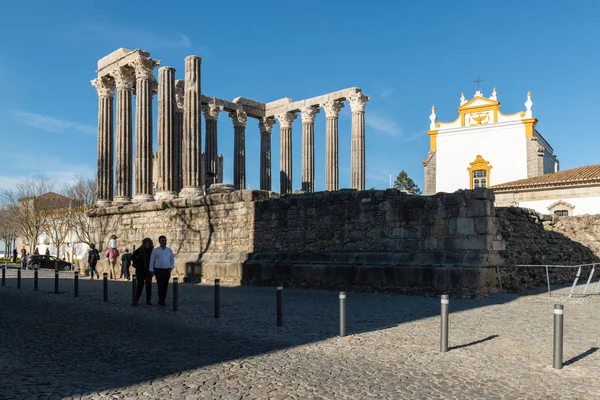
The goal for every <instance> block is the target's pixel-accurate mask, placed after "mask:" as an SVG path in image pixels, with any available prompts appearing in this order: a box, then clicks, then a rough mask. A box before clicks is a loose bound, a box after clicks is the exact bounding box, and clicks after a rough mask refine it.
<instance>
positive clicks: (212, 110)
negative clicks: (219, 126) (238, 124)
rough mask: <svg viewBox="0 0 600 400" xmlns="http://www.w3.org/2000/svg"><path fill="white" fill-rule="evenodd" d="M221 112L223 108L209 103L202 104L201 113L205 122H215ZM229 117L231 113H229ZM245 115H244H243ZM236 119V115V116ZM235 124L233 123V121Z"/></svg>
mask: <svg viewBox="0 0 600 400" xmlns="http://www.w3.org/2000/svg"><path fill="white" fill-rule="evenodd" d="M221 111H223V106H219V105H217V104H215V103H209V104H203V105H202V112H203V113H204V118H205V119H206V120H207V121H216V120H217V119H218V118H219V113H220V112H221ZM229 114H230V115H229V116H230V117H231V114H232V113H229ZM244 114H245V113H244ZM236 117H237V115H236ZM245 118H246V117H245V116H244V126H246V120H245ZM234 124H235V121H234Z"/></svg>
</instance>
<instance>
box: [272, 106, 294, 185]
mask: <svg viewBox="0 0 600 400" xmlns="http://www.w3.org/2000/svg"><path fill="white" fill-rule="evenodd" d="M296 118H298V116H297V115H296V114H294V113H291V112H287V113H284V114H280V115H277V119H278V120H279V128H280V131H279V142H280V146H279V147H280V150H279V193H281V194H287V193H292V123H293V122H294V120H295V119H296Z"/></svg>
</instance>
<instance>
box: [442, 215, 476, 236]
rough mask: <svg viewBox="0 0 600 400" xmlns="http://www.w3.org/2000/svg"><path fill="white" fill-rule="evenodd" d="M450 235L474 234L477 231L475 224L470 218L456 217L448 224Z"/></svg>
mask: <svg viewBox="0 0 600 400" xmlns="http://www.w3.org/2000/svg"><path fill="white" fill-rule="evenodd" d="M448 231H449V233H450V235H472V234H473V233H475V224H474V222H473V220H472V219H470V218H454V219H451V220H450V222H449V224H448Z"/></svg>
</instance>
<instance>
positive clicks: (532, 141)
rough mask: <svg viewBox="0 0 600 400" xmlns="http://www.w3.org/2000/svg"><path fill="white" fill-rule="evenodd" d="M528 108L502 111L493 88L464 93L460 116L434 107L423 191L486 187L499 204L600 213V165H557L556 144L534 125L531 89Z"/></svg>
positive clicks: (549, 211) (552, 211) (546, 210)
mask: <svg viewBox="0 0 600 400" xmlns="http://www.w3.org/2000/svg"><path fill="white" fill-rule="evenodd" d="M524 106H525V110H523V111H519V112H516V113H513V114H503V113H502V112H501V111H500V102H499V101H498V98H497V92H496V89H495V88H494V90H493V92H492V94H491V96H490V97H485V96H483V94H482V93H481V91H479V90H478V91H477V92H476V93H475V96H474V97H473V98H472V99H470V100H467V99H465V96H464V94H463V95H462V96H461V98H460V105H459V107H458V117H457V118H456V119H455V120H454V121H452V122H439V121H438V119H437V116H436V114H435V107H432V111H431V115H430V116H429V119H430V121H431V123H430V126H429V130H428V131H427V134H428V135H429V154H428V155H427V157H426V158H425V160H423V165H424V169H425V185H424V194H425V195H432V194H435V193H438V192H454V191H456V190H459V189H473V188H476V187H488V188H491V189H493V190H494V192H495V194H496V205H497V206H510V205H515V206H519V207H527V208H533V209H535V210H536V211H538V212H540V213H544V214H555V215H578V214H595V213H600V165H596V166H584V167H580V168H574V169H572V170H565V171H559V162H558V158H557V157H556V155H555V154H554V149H553V148H552V146H551V145H550V144H549V143H548V141H547V140H546V139H544V137H543V136H542V135H541V134H540V132H539V131H538V130H537V129H536V125H537V122H538V120H537V119H536V118H535V117H534V116H533V111H532V108H533V102H532V100H531V93H527V99H526V101H525V103H524Z"/></svg>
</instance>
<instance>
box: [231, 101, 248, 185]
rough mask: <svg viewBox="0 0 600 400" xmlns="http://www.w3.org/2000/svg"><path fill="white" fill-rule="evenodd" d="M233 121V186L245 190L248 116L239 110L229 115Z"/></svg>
mask: <svg viewBox="0 0 600 400" xmlns="http://www.w3.org/2000/svg"><path fill="white" fill-rule="evenodd" d="M229 118H231V120H232V121H233V130H234V137H233V186H234V187H235V189H236V190H244V189H246V122H247V120H248V115H247V114H246V113H245V112H244V111H242V110H241V109H237V110H235V111H232V112H230V113H229Z"/></svg>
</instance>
